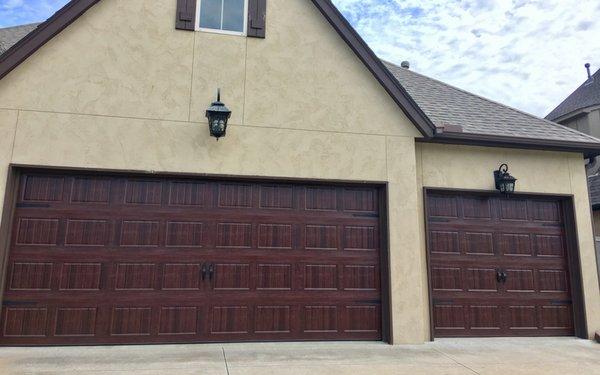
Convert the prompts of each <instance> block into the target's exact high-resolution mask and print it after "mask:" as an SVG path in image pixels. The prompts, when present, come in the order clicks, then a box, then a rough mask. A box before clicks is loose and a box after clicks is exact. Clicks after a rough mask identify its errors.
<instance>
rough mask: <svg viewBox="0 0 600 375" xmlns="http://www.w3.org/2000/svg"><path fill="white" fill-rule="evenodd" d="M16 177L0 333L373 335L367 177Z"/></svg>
mask: <svg viewBox="0 0 600 375" xmlns="http://www.w3.org/2000/svg"><path fill="white" fill-rule="evenodd" d="M19 185H20V187H19V192H18V197H17V209H16V211H15V215H14V221H13V229H12V240H11V249H10V255H9V259H8V265H7V273H6V279H5V281H6V282H5V292H4V299H3V308H2V324H1V327H2V332H1V337H0V344H42V345H46V344H96V343H171V342H214V341H220V342H223V341H245V340H252V341H261V340H269V341H271V340H380V339H382V319H381V313H382V297H381V281H380V280H381V276H380V273H381V269H380V253H381V248H380V237H379V236H380V233H381V231H382V230H383V229H382V228H381V227H380V215H379V210H380V209H379V197H380V195H381V193H380V192H379V190H378V188H377V187H365V186H362V185H361V186H327V185H304V184H295V183H289V184H288V183H275V182H273V183H250V182H232V181H216V180H197V179H186V178H148V177H143V176H142V177H133V176H131V177H130V176H119V175H105V176H100V175H74V174H58V173H50V172H39V171H36V172H31V173H23V174H22V176H21V177H20V183H19Z"/></svg>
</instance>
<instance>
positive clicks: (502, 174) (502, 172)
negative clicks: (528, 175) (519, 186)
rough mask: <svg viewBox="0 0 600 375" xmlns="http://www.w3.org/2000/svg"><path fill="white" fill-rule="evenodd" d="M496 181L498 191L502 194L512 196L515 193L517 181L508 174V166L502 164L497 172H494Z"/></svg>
mask: <svg viewBox="0 0 600 375" xmlns="http://www.w3.org/2000/svg"><path fill="white" fill-rule="evenodd" d="M494 180H496V189H497V190H499V191H500V192H501V193H505V194H512V193H514V192H515V183H516V182H517V179H516V178H514V177H513V176H511V175H510V174H509V173H508V165H506V164H502V165H501V166H500V168H498V170H497V171H494Z"/></svg>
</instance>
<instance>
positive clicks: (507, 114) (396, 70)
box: [384, 61, 600, 144]
mask: <svg viewBox="0 0 600 375" xmlns="http://www.w3.org/2000/svg"><path fill="white" fill-rule="evenodd" d="M384 63H385V65H386V66H387V68H388V69H389V70H390V72H391V73H392V74H393V75H394V76H395V77H396V79H398V81H399V82H400V84H402V86H403V87H404V88H405V89H406V91H408V93H409V94H410V96H411V97H412V98H413V99H414V100H415V101H416V102H417V104H418V105H419V107H420V108H421V109H422V110H423V111H424V112H425V114H426V115H427V116H428V117H429V118H430V119H431V121H433V123H434V124H435V125H436V126H438V127H444V126H445V127H448V125H451V126H453V127H457V126H460V127H461V128H462V132H463V133H470V134H478V135H491V136H504V137H516V138H530V139H543V140H553V141H571V142H582V143H594V144H600V140H599V139H597V138H594V137H592V136H589V135H586V134H583V133H581V132H578V131H576V130H573V129H570V128H567V127H566V126H562V125H559V124H556V123H553V122H551V121H548V120H545V119H542V118H539V117H536V116H534V115H530V114H528V113H525V112H522V111H520V110H517V109H514V108H511V107H508V106H506V105H503V104H500V103H497V102H494V101H492V100H489V99H486V98H483V97H481V96H478V95H475V94H472V93H469V92H467V91H464V90H461V89H459V88H456V87H453V86H450V85H448V84H446V83H443V82H441V81H438V80H435V79H433V78H429V77H426V76H424V75H422V74H419V73H415V72H414V71H412V70H409V69H406V68H402V67H399V66H397V65H394V64H392V63H389V62H385V61H384Z"/></svg>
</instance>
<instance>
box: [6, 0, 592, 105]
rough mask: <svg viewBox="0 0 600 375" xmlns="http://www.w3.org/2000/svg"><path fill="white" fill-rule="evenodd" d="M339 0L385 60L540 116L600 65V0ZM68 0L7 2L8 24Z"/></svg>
mask: <svg viewBox="0 0 600 375" xmlns="http://www.w3.org/2000/svg"><path fill="white" fill-rule="evenodd" d="M154 1H156V0H154ZM276 1H282V0H276ZM333 2H334V3H335V4H336V6H337V7H338V8H339V9H340V10H341V11H342V13H344V15H345V16H346V18H348V20H349V21H350V22H351V23H352V25H353V26H354V27H355V28H356V29H357V31H358V32H359V33H360V34H361V36H362V37H363V38H364V39H365V40H366V41H367V43H368V44H369V45H370V46H371V48H373V50H374V51H375V52H376V53H377V55H378V56H380V57H381V58H383V59H386V60H388V61H390V62H394V63H397V64H399V63H400V62H401V61H404V60H408V61H409V62H410V63H411V69H412V70H414V71H416V72H419V73H422V74H425V75H427V76H429V77H432V78H436V79H439V80H441V81H443V82H446V83H448V84H451V85H454V86H457V87H460V88H462V89H465V90H467V91H471V92H473V93H476V94H479V95H482V96H484V97H487V98H490V99H493V100H496V101H498V102H501V103H504V104H507V105H510V106H513V107H515V108H518V109H521V110H524V111H526V112H529V113H533V114H535V115H538V116H542V117H543V116H545V115H546V114H548V113H549V112H550V111H551V110H552V109H553V108H554V107H556V106H557V105H558V104H560V102H562V100H563V99H564V98H565V97H566V96H567V95H569V94H570V93H571V92H572V91H573V90H575V89H576V88H577V87H578V86H579V85H581V84H582V83H583V82H584V81H585V79H586V78H587V73H586V71H585V68H584V64H585V63H586V62H589V63H591V64H592V73H593V72H595V71H596V70H598V69H600V1H598V0H333ZM65 3H67V0H0V27H6V26H13V25H18V24H24V23H30V22H39V21H42V20H44V19H46V18H47V17H49V16H50V15H51V14H52V13H53V12H55V11H56V10H58V9H59V8H60V7H61V6H63V5H64V4H65ZM594 19H596V21H594Z"/></svg>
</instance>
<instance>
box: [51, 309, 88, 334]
mask: <svg viewBox="0 0 600 375" xmlns="http://www.w3.org/2000/svg"><path fill="white" fill-rule="evenodd" d="M96 315H97V309H96V308H94V307H90V308H59V309H57V311H56V325H55V328H54V334H55V335H56V336H94V335H95V334H96Z"/></svg>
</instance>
